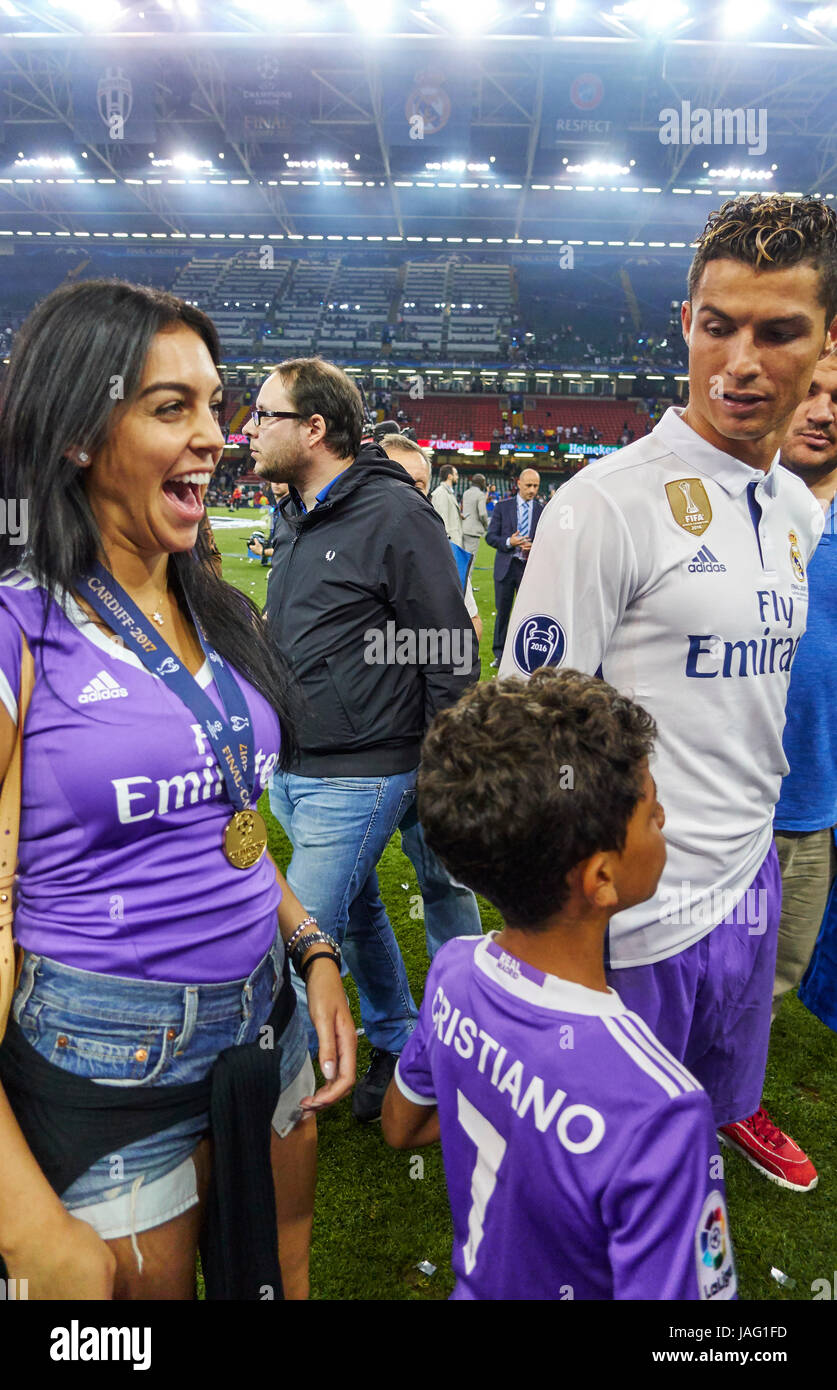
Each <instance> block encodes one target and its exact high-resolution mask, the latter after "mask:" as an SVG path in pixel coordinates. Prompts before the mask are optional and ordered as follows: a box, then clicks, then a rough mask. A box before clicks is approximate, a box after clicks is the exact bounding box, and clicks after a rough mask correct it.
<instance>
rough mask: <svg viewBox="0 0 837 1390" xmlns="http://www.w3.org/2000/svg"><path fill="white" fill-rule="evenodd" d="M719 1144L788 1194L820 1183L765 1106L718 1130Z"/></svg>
mask: <svg viewBox="0 0 837 1390" xmlns="http://www.w3.org/2000/svg"><path fill="white" fill-rule="evenodd" d="M718 1135H719V1137H720V1139H721V1142H722V1143H724V1144H727V1145H729V1147H730V1148H731V1149H737V1150H738V1152H739V1153H742V1154H743V1155H744V1157H745V1158H746V1160H747V1162H748V1163H752V1165H753V1167H754V1168H758V1170H759V1172H760V1173H763V1174H764V1176H765V1177H766V1178H769V1179H770V1181H771V1182H775V1183H778V1184H779V1186H780V1187H786V1188H788V1190H789V1191H790V1192H811V1191H812V1190H813V1188H815V1187H816V1185H817V1183H818V1182H819V1178H818V1177H817V1170H816V1168H815V1167H814V1165H813V1163H812V1162H811V1160H810V1158H809V1157H808V1155H807V1154H806V1153H803V1152H802V1150H801V1149H800V1147H799V1145H798V1144H795V1143H794V1141H793V1140H792V1139H791V1137H790V1135H788V1134H783V1133H782V1131H781V1129H779V1128H778V1126H777V1125H774V1123H773V1121H772V1120H771V1118H770V1116H769V1115H768V1113H767V1111H766V1110H765V1108H764V1106H759V1108H758V1110H757V1111H756V1113H755V1115H750V1117H749V1119H746V1120H738V1121H737V1123H736V1124H734V1125H723V1126H722V1128H721V1129H719V1130H718Z"/></svg>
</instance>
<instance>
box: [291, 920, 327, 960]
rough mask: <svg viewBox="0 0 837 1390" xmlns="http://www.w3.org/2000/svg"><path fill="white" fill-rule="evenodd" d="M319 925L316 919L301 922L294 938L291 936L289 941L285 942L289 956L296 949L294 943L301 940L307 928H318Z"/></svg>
mask: <svg viewBox="0 0 837 1390" xmlns="http://www.w3.org/2000/svg"><path fill="white" fill-rule="evenodd" d="M318 925H319V923H318V922H317V919H316V917H304V918H303V920H302V921H301V922H300V924H299V926H298V927H297V928H296V930H295V931H294V934H293V936H289V937H288V939H287V941H286V942H285V950H286V951H287V953H288V955H290V954H291V951H292V950H293V948H294V942H295V941H298V940H299V938H300V937H301V936H302V933H303V932H304V931H305V928H306V927H316V926H318Z"/></svg>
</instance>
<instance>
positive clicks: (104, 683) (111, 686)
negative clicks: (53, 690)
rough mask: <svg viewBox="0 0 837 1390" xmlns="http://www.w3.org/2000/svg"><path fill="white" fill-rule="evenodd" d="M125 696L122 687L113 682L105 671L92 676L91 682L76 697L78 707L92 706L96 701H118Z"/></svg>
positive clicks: (124, 690) (125, 691)
mask: <svg viewBox="0 0 837 1390" xmlns="http://www.w3.org/2000/svg"><path fill="white" fill-rule="evenodd" d="M127 694H128V692H127V690H126V689H125V687H124V685H120V684H119V682H118V681H115V680H114V679H113V676H109V675H108V673H107V671H100V672H99V674H98V675H97V676H94V677H93V679H92V681H90V682H89V683H88V684H87V685H86V686H85V687H84V689H83V690H82V692H81V694H80V695H79V697H78V702H79V704H80V705H92V704H95V703H96V701H97V700H119V699H121V698H122V697H123V696H127Z"/></svg>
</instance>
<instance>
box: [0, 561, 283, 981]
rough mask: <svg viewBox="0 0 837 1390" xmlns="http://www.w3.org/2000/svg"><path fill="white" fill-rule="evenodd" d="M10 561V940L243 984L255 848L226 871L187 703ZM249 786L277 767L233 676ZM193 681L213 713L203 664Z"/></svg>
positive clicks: (81, 958)
mask: <svg viewBox="0 0 837 1390" xmlns="http://www.w3.org/2000/svg"><path fill="white" fill-rule="evenodd" d="M43 597H44V595H43V590H42V589H40V588H39V587H38V586H37V585H36V584H35V582H34V580H33V579H32V578H31V577H29V576H28V575H27V574H24V573H22V572H21V571H19V570H15V571H11V572H10V573H7V574H5V575H3V576H2V577H1V578H0V702H2V704H3V705H4V706H5V707H6V709H7V710H8V711H9V714H10V715H11V717H12V719H13V720H14V721H15V723H17V695H18V691H19V685H20V653H21V636H20V635H21V631H23V632H24V633H25V634H26V639H27V642H28V643H29V646H30V648H31V649H32V654H33V656H34V659H35V687H34V690H33V693H32V700H31V704H30V706H29V711H28V713H27V715H26V721H25V725H24V734H23V795H22V807H21V824H20V847H19V880H18V888H17V904H16V909H15V936H16V938H17V940H18V941H19V942H20V944H21V945H22V946H23V947H25V948H26V949H27V950H30V951H33V952H35V953H36V954H38V955H43V956H47V957H50V958H51V959H53V960H57V961H60V962H61V963H62V964H64V965H70V966H75V967H76V968H77V969H79V970H91V971H96V972H98V973H100V974H105V975H120V976H124V977H126V978H129V979H143V980H162V981H169V982H173V983H181V982H183V983H188V984H202V983H206V984H209V983H218V982H220V981H224V980H239V979H243V978H245V977H246V976H247V975H249V974H250V972H251V971H252V970H253V969H254V967H255V966H256V965H257V964H258V962H259V961H260V960H261V958H262V957H263V956H264V955H265V953H266V952H267V950H268V949H269V948H270V946H271V944H272V942H273V940H274V937H275V935H276V927H277V921H276V908H277V906H278V904H279V900H280V896H281V895H280V891H279V886H278V884H277V881H276V873H275V870H274V866H273V862H272V860H271V859H270V858H269V857H268V856H267V855H265V856H263V858H262V859H261V860H260V861H259V863H258V864H255V865H254V866H253V867H252V868H250V869H245V870H241V869H236V868H234V867H233V865H232V864H230V863H229V862H228V860H227V859H226V857H225V855H224V851H223V835H224V827H225V826H226V824H227V822H228V821H229V819H230V816H231V814H232V810H233V808H232V806H231V804H230V802H229V800H228V799H227V796H226V790H225V786H224V781H223V777H222V774H221V769H220V768H219V766H218V763H217V762H216V759H215V755H214V753H213V751H212V747H211V745H210V743H209V740H208V738H207V736H206V734H205V732H204V730H203V728H202V726H201V725H200V724H199V723H198V721H197V719H196V717H195V715H194V714H193V713H192V711H191V710H190V709H189V708H188V707H187V706H186V705H185V704H184V703H183V702H182V701H181V700H180V699H179V698H178V697H177V696H176V695H175V694H174V693H173V692H172V691H170V690H169V689H168V688H167V686H166V685H165V684H164V682H163V681H162V680H161V679H160V678H159V677H158V676H155V675H152V674H151V672H150V671H148V670H147V669H146V668H145V666H143V664H142V662H141V661H140V659H139V657H138V656H135V655H134V653H132V652H130V651H128V650H127V649H126V648H125V647H124V646H123V645H120V644H118V643H117V642H116V641H114V640H113V639H111V638H110V637H108V636H107V635H106V634H105V633H104V632H102V631H101V630H100V629H99V628H97V627H96V626H95V624H93V623H92V622H90V621H89V620H88V619H87V617H86V615H85V613H84V612H83V611H82V609H81V608H80V607H79V606H78V604H76V603H75V601H74V600H73V599H72V598H70V597H65V599H64V601H63V604H62V605H59V604H57V603H53V604H52V605H51V607H50V610H49V617H48V622H47V626H46V631H45V632H43V633H42V628H43V618H44V607H43ZM236 679H237V680H238V682H239V685H240V686H241V688H242V690H243V692H244V694H245V697H246V700H247V705H248V708H249V711H250V716H251V719H252V721H253V732H254V748H255V759H254V761H255V770H256V786H255V791H254V795H253V800H254V802H255V800H256V799H257V798H258V795H259V793H260V792H261V790H262V789H263V788H264V787H265V786H266V785H267V783H268V781H269V780H270V777H271V775H272V773H273V770H274V768H275V766H276V760H277V754H278V748H279V721H278V719H277V717H276V714H275V712H274V710H273V709H272V707H271V706H270V705H269V704H268V702H267V701H266V700H265V699H264V697H263V696H261V695H260V694H259V693H258V692H257V691H256V690H255V689H254V688H253V686H251V685H250V684H249V683H248V682H247V681H245V680H244V679H243V678H242V677H241V676H237V677H236ZM196 680H197V682H198V684H199V685H201V686H202V687H203V688H204V690H205V691H206V693H207V694H208V695H209V698H210V699H211V700H212V701H213V703H214V704H215V705H216V706H217V707H218V710H219V712H220V713H222V714H223V705H222V702H221V699H220V696H219V694H218V691H217V689H216V686H215V684H214V682H213V680H212V671H211V665H210V663H209V661H206V662H205V663H204V666H203V668H202V669H201V671H199V672H198V675H197V677H196Z"/></svg>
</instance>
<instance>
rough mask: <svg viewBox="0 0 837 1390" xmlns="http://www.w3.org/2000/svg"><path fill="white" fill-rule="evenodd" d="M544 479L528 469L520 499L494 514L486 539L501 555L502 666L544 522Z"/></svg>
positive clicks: (498, 627) (497, 567) (498, 647)
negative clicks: (520, 592)
mask: <svg viewBox="0 0 837 1390" xmlns="http://www.w3.org/2000/svg"><path fill="white" fill-rule="evenodd" d="M540 485H541V476H540V474H539V473H537V472H536V471H535V469H534V468H524V470H523V472H522V473H521V475H520V477H519V478H518V480H517V496H516V497H514V496H513V497H510V498H509V499H508V501H504V502H498V503H497V506H496V507H495V508H494V511H493V512H492V513H491V522H490V525H489V527H488V531H487V532H486V536H485V539H486V540H487V541H488V544H489V545H491V546H493V547H494V549H495V550H496V551H497V554H496V555H495V557H494V607H495V608H496V610H497V616H496V618H495V620H494V643H493V647H494V660H493V661H492V663H491V665H492V666H499V665H500V658H501V657H502V655H503V647H504V646H505V644H506V633H507V632H508V629H509V618H510V617H511V611H512V604H513V603H514V596H515V594H516V593H517V591H518V589H519V588H520V585H521V583H522V581H523V575H524V573H525V570H526V561H527V558H528V555H529V551H530V550H531V549H532V541H533V540H534V538H535V531H536V530H537V527H538V522H539V521H540V519H541V513H542V511H543V503H542V502H540V501H538V488H539V487H540Z"/></svg>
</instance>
